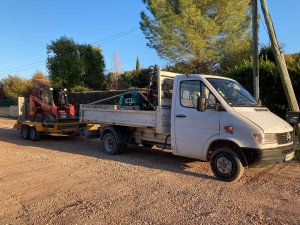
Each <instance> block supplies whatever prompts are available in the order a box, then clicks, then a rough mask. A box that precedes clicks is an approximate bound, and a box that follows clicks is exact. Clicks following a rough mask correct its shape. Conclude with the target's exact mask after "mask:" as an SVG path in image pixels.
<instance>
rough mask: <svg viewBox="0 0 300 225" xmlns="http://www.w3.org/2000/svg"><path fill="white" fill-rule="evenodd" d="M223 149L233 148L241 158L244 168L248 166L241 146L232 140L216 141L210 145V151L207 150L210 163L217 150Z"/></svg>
mask: <svg viewBox="0 0 300 225" xmlns="http://www.w3.org/2000/svg"><path fill="white" fill-rule="evenodd" d="M222 147H227V148H231V149H232V150H234V152H235V153H236V154H237V155H238V156H239V157H240V159H241V162H242V164H243V166H244V167H246V166H248V163H247V160H246V157H245V154H244V153H243V152H242V150H241V148H240V146H239V145H238V144H237V143H235V142H234V141H231V140H215V141H213V142H212V143H211V144H210V145H209V147H208V150H207V154H206V158H207V160H208V161H209V160H210V157H211V155H212V153H213V152H214V151H215V150H217V149H219V148H222Z"/></svg>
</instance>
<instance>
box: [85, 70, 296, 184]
mask: <svg viewBox="0 0 300 225" xmlns="http://www.w3.org/2000/svg"><path fill="white" fill-rule="evenodd" d="M157 79H158V103H157V106H156V108H155V110H152V111H151V110H150V111H147V110H128V109H124V108H122V107H120V106H117V105H92V104H84V105H81V106H80V120H81V122H92V123H97V124H100V129H99V136H100V141H101V145H102V150H103V151H104V152H105V153H106V154H111V155H113V154H117V153H120V152H123V151H124V150H125V149H126V146H127V144H129V143H130V144H142V145H144V146H146V147H147V146H152V145H155V144H156V145H163V146H164V147H167V148H169V149H171V150H172V153H173V154H174V155H180V156H184V157H190V158H195V159H199V160H202V161H210V165H211V169H212V171H213V173H214V174H215V176H216V177H218V178H219V179H221V180H224V181H234V180H237V179H239V178H240V177H241V176H242V174H243V172H244V168H245V167H257V166H264V165H267V164H271V163H279V162H284V161H289V160H291V159H292V158H293V157H294V154H295V151H294V132H293V127H292V126H290V125H289V124H288V123H287V122H286V121H284V120H282V119H281V118H279V117H278V116H276V115H275V114H273V113H272V112H270V111H269V110H268V109H267V108H266V107H263V106H261V105H260V104H259V103H257V102H256V101H255V99H254V98H253V97H252V96H251V95H250V94H249V93H248V92H247V91H246V90H245V89H244V88H243V87H242V86H241V85H240V84H239V83H238V82H236V81H235V80H232V79H228V78H224V77H220V76H211V75H197V74H192V75H180V74H176V73H170V72H165V71H160V70H159V69H158V75H157Z"/></svg>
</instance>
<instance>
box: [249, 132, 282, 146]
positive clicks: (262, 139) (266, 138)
mask: <svg viewBox="0 0 300 225" xmlns="http://www.w3.org/2000/svg"><path fill="white" fill-rule="evenodd" d="M252 135H253V137H254V139H255V140H256V141H257V142H258V143H259V144H262V145H263V144H274V143H277V139H276V134H255V133H254V134H252Z"/></svg>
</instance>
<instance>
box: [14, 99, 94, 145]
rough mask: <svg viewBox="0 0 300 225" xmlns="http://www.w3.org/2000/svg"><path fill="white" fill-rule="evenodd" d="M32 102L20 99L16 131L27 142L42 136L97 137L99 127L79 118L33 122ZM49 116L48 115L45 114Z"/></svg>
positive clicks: (45, 119)
mask: <svg viewBox="0 0 300 225" xmlns="http://www.w3.org/2000/svg"><path fill="white" fill-rule="evenodd" d="M31 106H32V101H30V102H29V103H27V101H26V100H25V98H24V97H19V98H18V108H19V109H18V111H19V116H18V120H17V121H16V123H15V125H14V129H17V130H20V133H21V137H22V138H23V139H25V140H32V141H38V140H39V139H40V138H41V137H42V136H45V135H50V134H63V135H76V136H85V137H87V136H93V135H97V133H98V132H97V131H98V125H96V124H94V123H86V122H80V121H79V118H61V119H55V120H51V121H49V120H47V118H48V117H45V118H44V119H41V121H32V119H30V118H33V116H32V115H34V112H32V107H31ZM45 116H48V114H45Z"/></svg>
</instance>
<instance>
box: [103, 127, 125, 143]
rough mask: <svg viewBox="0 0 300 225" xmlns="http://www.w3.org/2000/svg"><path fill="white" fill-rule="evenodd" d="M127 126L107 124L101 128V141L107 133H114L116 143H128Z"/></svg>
mask: <svg viewBox="0 0 300 225" xmlns="http://www.w3.org/2000/svg"><path fill="white" fill-rule="evenodd" d="M126 131H127V129H126V127H122V126H105V127H102V128H100V141H102V140H103V137H104V135H105V134H107V133H112V134H113V135H114V136H115V138H116V143H126Z"/></svg>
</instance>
